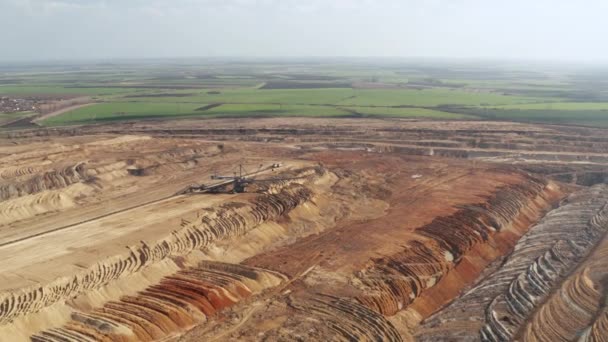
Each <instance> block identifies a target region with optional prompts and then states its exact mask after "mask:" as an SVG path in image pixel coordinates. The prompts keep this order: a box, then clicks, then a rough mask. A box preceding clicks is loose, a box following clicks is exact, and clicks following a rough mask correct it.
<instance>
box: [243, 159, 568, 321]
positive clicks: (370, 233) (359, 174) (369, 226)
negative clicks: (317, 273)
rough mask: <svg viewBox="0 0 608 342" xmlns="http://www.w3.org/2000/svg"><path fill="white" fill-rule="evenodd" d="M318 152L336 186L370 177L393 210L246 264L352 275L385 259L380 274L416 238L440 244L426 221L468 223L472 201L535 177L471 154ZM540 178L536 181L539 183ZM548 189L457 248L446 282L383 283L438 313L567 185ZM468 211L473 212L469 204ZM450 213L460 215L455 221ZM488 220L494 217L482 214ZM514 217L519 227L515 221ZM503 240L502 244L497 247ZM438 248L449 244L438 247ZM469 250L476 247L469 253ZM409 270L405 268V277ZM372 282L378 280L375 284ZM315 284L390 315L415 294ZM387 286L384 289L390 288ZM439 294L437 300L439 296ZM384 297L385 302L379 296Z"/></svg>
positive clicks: (373, 192)
mask: <svg viewBox="0 0 608 342" xmlns="http://www.w3.org/2000/svg"><path fill="white" fill-rule="evenodd" d="M310 157H311V158H314V159H315V160H320V161H322V162H323V163H324V164H325V165H326V166H327V167H328V168H329V169H330V170H333V171H335V172H336V173H338V174H339V176H340V177H341V180H340V182H339V183H338V184H337V185H336V186H334V190H335V192H336V193H339V192H340V189H339V188H340V185H341V183H342V182H348V183H349V186H350V187H352V186H353V184H352V183H354V184H356V183H357V179H365V182H361V184H365V185H362V187H361V188H360V189H359V190H360V191H361V195H362V196H368V197H369V196H372V197H375V198H378V199H381V200H384V201H386V202H388V204H389V208H388V209H387V211H386V213H385V215H384V216H381V217H379V218H375V219H371V220H365V221H347V222H340V223H339V224H338V225H337V226H336V228H334V229H330V230H327V231H325V232H323V233H321V234H318V235H313V236H309V237H307V238H304V239H301V240H298V241H296V242H295V243H294V244H292V245H289V246H286V247H283V248H280V249H277V250H273V251H271V252H268V253H265V254H260V255H257V256H255V257H252V258H250V259H249V260H247V261H245V264H247V265H250V266H256V267H262V268H267V269H271V270H275V271H279V272H281V273H283V274H286V275H287V276H289V277H294V276H296V275H298V274H301V273H302V272H304V271H305V270H307V269H309V268H310V267H312V266H316V269H317V270H321V272H323V273H325V274H333V276H331V277H332V278H334V277H336V276H337V277H338V278H343V279H351V278H352V277H353V276H355V275H357V273H358V272H361V271H365V270H370V272H373V269H374V267H376V266H378V265H380V266H378V267H384V268H383V269H381V271H380V272H379V274H387V273H389V272H390V271H391V267H393V270H394V267H396V266H390V265H392V264H397V265H399V264H402V263H405V264H408V263H411V262H412V260H415V258H416V257H417V256H416V255H413V254H412V253H414V252H412V250H413V249H412V246H414V247H415V246H416V242H415V241H423V243H422V244H420V245H421V246H422V248H423V249H424V248H427V247H424V246H425V245H426V246H430V247H428V248H431V249H433V248H434V246H437V245H436V244H437V241H438V240H434V239H433V237H432V236H431V235H428V234H431V233H426V232H424V233H421V232H422V231H424V230H425V229H427V230H429V231H431V230H432V229H437V225H438V224H439V223H437V221H434V220H436V219H437V218H445V217H448V219H447V220H448V221H446V222H448V223H449V222H453V223H454V226H455V227H457V229H460V227H459V226H457V224H458V223H459V221H458V215H460V212H462V211H463V208H467V206H470V205H483V206H486V204H485V203H486V202H488V201H490V200H492V198H493V196H503V195H502V193H501V189H511V188H515V189H519V187H521V188H525V187H526V186H527V182H530V180H529V179H528V176H527V175H525V174H523V173H520V172H516V171H513V170H512V169H509V168H496V167H489V166H487V165H481V164H480V165H475V164H473V163H471V162H461V161H456V160H450V161H449V164H448V163H447V162H446V160H445V159H443V160H442V159H435V158H428V157H426V158H424V157H423V158H420V157H413V156H388V155H382V156H380V155H373V154H369V153H359V152H335V151H334V152H321V153H316V154H315V155H314V156H310ZM534 184H535V185H536V183H534ZM543 184H544V183H542V182H540V181H539V185H538V186H537V187H538V188H539V189H540V188H542V187H543V186H544V185H543ZM355 188H356V185H355ZM548 193H549V194H548V195H543V196H545V197H548V198H537V199H535V197H536V195H531V198H530V199H529V200H530V203H531V204H530V205H531V207H534V208H531V209H530V210H526V209H524V210H522V212H520V213H518V214H515V216H514V217H513V222H510V223H509V227H502V228H508V229H503V230H502V232H501V233H497V234H494V235H493V236H492V237H490V238H489V240H488V244H478V245H475V246H473V247H472V249H471V250H470V251H468V250H466V249H465V250H463V252H462V255H459V254H458V253H457V252H453V254H454V256H455V258H457V260H456V261H458V263H459V264H458V266H457V267H456V271H455V272H448V270H449V269H442V270H441V271H440V272H441V273H442V274H444V275H445V276H443V277H439V279H440V280H439V284H438V285H442V286H435V287H432V285H431V287H430V290H429V292H428V295H424V296H421V292H422V290H421V287H420V286H423V287H424V288H426V286H428V285H420V284H418V286H416V284H413V285H412V284H411V281H410V280H407V281H401V280H395V281H390V280H389V281H388V283H389V284H388V285H386V284H380V285H378V286H385V285H386V286H389V287H391V288H393V289H395V288H399V287H404V286H405V287H408V286H409V288H406V289H404V290H403V291H404V293H408V291H410V293H412V292H411V291H413V293H415V294H416V297H417V298H418V299H419V301H417V302H420V303H422V304H421V305H420V307H421V308H422V309H421V310H419V312H423V313H424V314H425V316H426V315H428V314H430V313H432V312H433V311H434V310H436V309H437V308H439V307H440V306H441V305H443V304H445V303H446V302H448V301H449V300H451V299H453V298H454V297H455V296H457V295H458V293H459V291H460V290H462V288H463V287H464V286H465V285H467V284H468V283H470V282H471V281H473V280H474V279H475V278H476V277H477V276H478V275H479V273H480V272H481V271H482V270H483V268H484V267H485V266H486V265H487V264H488V263H489V262H490V261H492V260H494V259H495V258H497V257H498V256H500V255H502V254H504V253H506V252H508V250H509V249H510V248H512V246H513V245H514V243H515V242H516V241H517V238H518V237H519V236H521V235H522V234H523V233H524V232H525V231H526V230H527V228H528V227H529V225H530V223H532V222H534V221H535V220H537V219H539V218H540V217H542V215H543V214H544V212H546V211H547V210H548V209H550V208H551V206H552V205H553V204H554V203H555V202H557V201H558V200H559V199H560V198H561V197H562V196H563V193H561V192H560V191H559V190H555V191H549V192H548ZM522 196H523V195H522ZM523 197H525V196H523ZM534 203H536V204H534ZM488 207H489V206H488ZM464 211H465V212H466V209H465V210H464ZM471 212H472V213H473V214H474V213H475V212H474V211H470V212H469V214H470V213H471ZM450 219H451V220H453V221H449V220H450ZM480 220H481V221H483V220H491V219H490V218H484V217H482V218H481V219H480ZM464 221H469V218H468V217H466V220H464ZM464 221H463V222H464ZM470 221H475V220H470ZM495 225H496V224H495ZM511 225H512V226H515V228H510V226H511ZM466 228H467V227H463V228H462V230H463V236H465V235H466V234H468V235H466V238H467V239H469V240H471V239H474V238H471V236H473V237H475V234H473V233H474V232H468V233H467V232H464V230H465V229H466ZM438 229H439V232H438V233H437V232H436V233H434V234H440V233H441V227H440V226H439V228H438ZM415 231H416V232H415ZM465 233H466V234H465ZM425 234H427V235H425ZM450 234H453V233H450ZM454 239H457V237H454ZM448 240H449V239H448ZM446 241H447V240H446ZM439 243H441V242H439ZM448 243H449V241H448ZM497 245H500V246H501V247H500V248H497V247H495V246H497ZM435 250H443V249H442V248H436V249H435ZM465 252H469V253H468V254H466V255H465V254H464V253H465ZM432 253H433V252H432V251H431V254H432ZM439 256H440V259H438V264H445V263H446V262H445V260H444V259H443V258H444V257H443V254H439ZM400 258H401V259H400ZM421 263H422V264H423V265H422V266H420V268H421V269H420V270H417V271H419V272H424V270H422V268H424V267H426V268H427V269H428V268H429V264H428V260H425V261H421ZM448 264H449V263H448ZM382 265H384V266H382ZM386 267H388V269H387V268H386ZM412 267H414V268H415V267H418V266H412ZM442 267H443V268H445V267H446V266H445V265H444V266H442ZM448 267H452V266H448ZM427 271H428V270H427ZM429 272H430V271H429ZM429 274H431V273H429ZM446 274H447V275H446ZM401 276H402V275H401V274H399V275H398V276H397V277H401ZM382 281H384V280H382ZM295 284H296V286H295V287H294V288H293V290H294V291H296V292H299V291H298V288H299V287H301V286H304V287H305V285H304V284H303V283H301V282H300V283H298V282H296V283H295ZM298 284H299V286H298ZM446 284H448V286H446ZM370 286H372V287H376V285H375V284H374V285H370ZM411 286H414V288H411ZM379 288H380V287H379ZM300 290H303V288H300ZM314 291H315V292H318V293H324V294H328V295H332V296H339V297H344V296H354V297H357V298H358V299H359V301H361V302H362V303H364V304H366V306H368V307H370V308H372V309H374V310H376V311H379V312H381V313H383V314H385V315H392V314H395V313H396V312H397V311H398V310H400V308H401V306H402V305H403V304H407V301H408V300H407V298H406V299H405V301H406V302H405V303H404V302H399V301H400V299H399V300H398V301H397V302H395V303H396V304H394V305H393V304H390V303H388V302H390V301H391V300H395V299H394V298H392V299H387V298H376V297H373V298H367V297H366V296H367V294H362V293H361V292H360V288H357V287H354V286H352V282H351V281H344V282H335V281H326V282H320V283H319V284H317V285H316V286H315V288H314ZM387 291H388V292H391V291H392V290H387ZM379 292H381V293H382V290H381V291H379ZM423 293H424V292H423ZM442 293H443V294H442ZM361 296H363V297H361ZM374 296H377V294H374ZM433 296H435V298H436V300H433ZM406 297H407V296H406ZM379 300H380V301H382V303H378V302H377V301H379ZM411 300H413V298H412V299H411ZM387 301H388V302H387Z"/></svg>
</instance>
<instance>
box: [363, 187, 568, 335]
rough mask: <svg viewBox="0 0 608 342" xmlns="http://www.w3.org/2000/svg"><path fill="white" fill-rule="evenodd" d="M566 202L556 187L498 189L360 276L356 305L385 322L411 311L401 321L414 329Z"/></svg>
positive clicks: (421, 230) (434, 225) (425, 230)
mask: <svg viewBox="0 0 608 342" xmlns="http://www.w3.org/2000/svg"><path fill="white" fill-rule="evenodd" d="M563 197H564V192H563V190H561V189H560V188H559V186H557V185H556V184H555V183H552V182H546V181H544V180H541V179H535V178H529V179H528V180H527V181H526V182H525V183H523V184H520V185H516V186H508V187H505V188H502V189H499V190H498V191H497V193H496V194H495V195H494V196H493V197H492V198H490V199H489V200H488V201H487V202H486V203H480V204H478V205H470V206H467V207H464V208H462V209H461V210H459V211H458V212H456V213H455V214H454V215H451V216H448V217H440V218H437V219H436V220H434V221H433V222H432V223H430V224H428V225H426V226H424V227H421V228H419V229H417V230H416V233H418V234H419V235H420V238H419V239H417V240H414V241H412V242H411V243H409V244H407V245H406V246H405V248H404V250H403V251H402V252H401V253H399V254H397V255H392V256H390V257H385V258H382V259H378V260H373V261H372V263H371V264H372V265H371V266H370V267H369V268H367V269H364V270H362V271H361V272H359V273H358V275H357V278H358V280H357V281H356V283H359V284H362V286H361V287H360V290H362V292H363V294H362V295H360V296H358V297H357V300H359V301H360V302H361V303H363V304H364V305H366V306H368V307H369V308H371V309H373V310H374V311H377V312H379V313H381V314H383V315H385V316H394V315H396V314H398V313H399V312H400V311H402V310H406V311H407V312H406V313H403V314H402V317H410V319H411V318H412V317H413V318H414V322H407V324H408V325H415V324H416V323H417V322H415V320H416V319H423V318H425V317H428V316H429V315H431V314H432V313H434V312H435V311H437V310H439V309H440V308H441V307H443V306H444V305H446V304H447V303H449V302H450V301H452V300H453V299H454V298H456V297H457V296H458V294H459V293H460V291H461V290H462V289H463V288H464V287H465V286H467V285H468V284H470V283H472V282H473V281H474V280H475V279H476V278H477V277H478V276H479V275H480V274H481V272H482V271H483V269H484V268H485V267H486V266H487V265H488V264H490V263H491V262H492V261H493V260H495V259H496V258H498V257H500V256H502V255H504V254H506V253H508V252H509V251H510V250H511V249H512V248H513V246H514V245H515V244H516V242H517V240H518V239H519V238H520V237H521V236H522V235H524V234H525V233H526V232H527V230H528V229H529V227H530V226H531V225H532V224H534V223H535V222H537V221H538V220H539V219H540V218H541V217H542V216H543V215H544V214H545V213H546V212H547V211H549V210H550V209H551V208H553V207H554V206H556V205H557V203H558V202H559V200H560V199H562V198H563ZM399 319H400V318H399V317H397V318H395V320H396V321H398V320H399Z"/></svg>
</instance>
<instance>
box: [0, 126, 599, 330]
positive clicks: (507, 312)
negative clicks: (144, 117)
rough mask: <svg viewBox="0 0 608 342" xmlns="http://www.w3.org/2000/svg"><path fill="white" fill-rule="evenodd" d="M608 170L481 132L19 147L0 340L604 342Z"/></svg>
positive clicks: (577, 138) (549, 148) (540, 132)
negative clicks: (217, 185) (242, 179)
mask: <svg viewBox="0 0 608 342" xmlns="http://www.w3.org/2000/svg"><path fill="white" fill-rule="evenodd" d="M606 151H608V135H606V132H605V131H603V130H599V129H585V128H570V127H562V126H541V125H526V124H517V123H499V122H484V121H442V122H439V121H417V120H398V119H394V120H389V119H387V120H372V119H304V118H275V119H263V118H262V119H257V120H248V119H238V120H236V119H235V120H230V119H215V120H187V121H186V120H181V121H175V122H169V121H165V122H134V123H123V124H113V125H98V126H88V127H70V128H53V129H46V128H36V129H30V130H20V131H9V132H4V133H2V136H1V137H0V257H1V258H2V260H3V263H1V264H0V340H2V341H4V340H6V341H21V340H24V341H26V340H30V339H31V340H34V341H96V340H99V341H102V340H103V341H152V340H164V341H168V340H175V341H177V340H181V341H200V340H210V341H224V340H271V341H275V340H278V341H283V340H284V341H292V340H387V341H400V340H429V341H430V340H496V341H498V340H508V339H512V338H519V339H525V340H541V341H554V340H560V339H566V340H569V339H572V338H573V336H578V337H580V336H584V337H585V338H586V339H587V340H592V341H595V340H598V341H599V340H602V338H603V337H605V336H608V332H607V331H605V329H606V327H607V326H608V325H607V324H606V323H605V322H606V320H605V317H607V316H606V314H605V312H606V307H605V303H604V302H605V297H606V286H605V273H606V272H605V271H606V270H605V267H604V266H605V263H602V262H600V261H601V260H603V259H602V258H603V254H602V253H604V252H605V251H604V250H605V248H604V245H605V231H606V229H607V228H608V220H607V219H606V217H607V216H606V208H607V207H608V192H607V190H606V185H605V181H606V176H605V175H606V173H605V172H606V171H605V170H606V167H607V166H608V152H606ZM275 164H281V166H280V167H275V166H272V167H271V165H275ZM239 165H242V167H243V169H244V171H241V170H239ZM256 170H262V171H260V172H259V173H258V174H256V176H255V179H256V180H257V181H253V180H251V181H250V182H249V183H248V184H247V186H246V191H245V192H244V193H232V192H225V193H219V194H212V193H209V192H204V191H199V190H201V189H205V186H208V185H210V184H213V183H214V182H222V181H225V180H222V179H221V177H219V179H218V177H214V179H212V177H211V176H212V175H215V176H217V175H219V176H224V177H226V176H231V175H234V173H235V172H236V173H237V174H240V173H244V174H248V173H254V172H255V171H256ZM228 183H230V181H228ZM234 188H236V185H235V186H234V187H230V186H228V187H226V188H225V189H226V190H227V191H230V190H231V189H234ZM189 189H197V191H190V190H189ZM573 227H574V228H575V229H571V228H573ZM573 302H575V303H576V306H577V309H576V310H578V311H577V312H580V315H579V316H580V317H577V320H576V321H572V320H571V319H569V318H568V317H570V316H569V314H568V312H569V310H570V309H568V306H567V305H566V304H564V303H573ZM568 305H570V304H568Z"/></svg>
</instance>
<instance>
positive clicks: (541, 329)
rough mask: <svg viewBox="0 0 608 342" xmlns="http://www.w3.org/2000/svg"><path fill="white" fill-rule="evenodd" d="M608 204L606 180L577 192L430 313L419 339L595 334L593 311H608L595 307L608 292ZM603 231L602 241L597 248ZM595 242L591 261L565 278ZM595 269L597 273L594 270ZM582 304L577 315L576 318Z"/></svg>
mask: <svg viewBox="0 0 608 342" xmlns="http://www.w3.org/2000/svg"><path fill="white" fill-rule="evenodd" d="M607 203H608V188H607V187H606V186H605V185H597V186H594V187H591V188H585V189H582V190H579V191H577V192H575V193H573V194H571V195H570V196H569V197H568V198H567V200H564V201H563V202H562V205H561V206H560V207H559V208H557V209H555V210H553V211H551V212H549V213H548V214H547V215H546V216H545V217H544V218H543V220H542V221H541V222H539V223H538V224H537V225H535V226H534V227H532V228H531V229H530V230H529V231H528V233H526V234H525V235H524V236H523V237H522V238H521V239H520V240H519V241H518V242H517V244H516V246H515V249H514V251H513V252H512V253H510V254H508V255H507V256H506V257H505V259H503V260H499V261H497V262H495V263H494V264H493V265H492V266H491V267H489V269H488V271H489V272H488V273H487V274H486V275H485V276H484V277H483V279H481V280H480V282H479V283H478V284H476V285H475V287H474V288H473V289H471V290H470V291H468V292H466V293H465V294H464V295H463V296H461V297H460V298H458V299H457V300H456V301H454V302H453V303H452V304H450V305H449V306H448V307H447V308H445V309H444V310H442V311H441V312H439V313H438V314H436V315H434V316H433V317H431V318H429V319H428V320H426V321H425V322H424V324H423V325H422V326H421V327H420V329H419V330H418V331H417V338H418V339H419V340H421V341H436V340H444V339H447V338H458V339H462V340H483V341H504V340H512V339H514V338H515V335H516V334H517V332H518V330H519V332H520V335H521V336H520V339H522V340H545V341H555V340H572V336H574V335H576V334H578V333H581V332H582V331H583V330H584V329H585V328H587V327H589V328H588V329H589V332H590V336H591V335H594V334H597V327H595V330H596V332H595V333H591V331H592V330H593V329H592V328H591V327H590V326H591V325H592V324H593V318H594V315H595V316H596V317H599V318H601V315H599V314H596V312H597V311H601V307H602V306H603V305H604V303H602V300H601V299H600V298H599V297H600V293H601V292H602V291H603V292H604V293H605V289H603V290H602V287H603V285H602V279H603V278H602V277H603V276H604V275H605V274H606V266H605V258H604V256H605V254H606V250H607V249H606V238H605V234H606V230H607V229H608V223H607V222H608V216H607V214H608V209H607ZM602 236H603V239H604V242H603V245H600V246H598V247H597V248H595V247H594V246H595V245H596V243H597V242H598V240H600V239H602ZM594 248H595V252H594V253H595V254H594V255H591V256H590V257H589V258H590V259H591V261H589V262H587V263H583V264H581V266H580V267H579V269H580V271H579V272H578V273H575V275H574V276H571V277H570V278H569V279H568V280H566V281H565V282H564V283H563V284H561V285H560V283H561V282H562V280H563V278H564V277H566V276H567V274H568V273H569V272H571V271H572V269H573V268H576V265H578V264H579V263H581V261H583V260H584V259H585V258H586V257H585V256H586V255H587V254H588V253H590V251H593V250H594ZM590 269H592V270H593V272H592V273H593V276H589V277H588V276H587V275H589V270H590ZM591 288H594V289H593V290H591ZM577 292H578V294H577ZM551 293H553V294H552V295H551ZM547 298H550V299H549V300H548V301H547V302H545V301H546V299H547ZM565 307H567V308H568V309H566V310H564V308H565ZM575 311H576V312H578V315H577V317H576V319H572V318H571V313H572V312H575ZM598 321H601V319H599V320H598ZM526 323H528V324H527V325H526ZM577 325H578V327H577ZM599 325H601V324H599ZM600 331H602V329H600ZM603 331H604V334H605V333H606V329H603Z"/></svg>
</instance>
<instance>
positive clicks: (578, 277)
mask: <svg viewBox="0 0 608 342" xmlns="http://www.w3.org/2000/svg"><path fill="white" fill-rule="evenodd" d="M607 206H608V205H607ZM607 206H605V207H604V209H603V210H602V211H600V213H598V214H597V215H596V216H595V217H594V219H592V222H591V225H592V226H594V227H595V228H596V229H598V230H600V231H605V230H606V229H608V208H607ZM606 258H608V240H607V239H606V238H604V240H603V241H602V242H601V243H600V244H599V245H598V247H597V248H596V249H594V251H593V252H592V254H591V255H589V257H588V258H587V259H586V260H585V261H584V262H583V263H582V264H581V266H580V267H579V269H578V270H577V271H576V272H574V273H573V274H572V275H570V276H569V277H568V278H567V279H566V280H565V281H564V282H563V283H561V284H560V285H559V287H558V288H557V289H556V290H555V291H554V292H552V293H551V295H550V296H549V299H548V300H547V301H546V302H544V303H543V304H542V305H540V307H538V308H537V309H536V311H535V313H534V315H533V316H532V317H531V318H530V319H529V320H528V321H527V322H528V324H527V325H526V326H524V328H523V329H521V330H520V335H521V336H520V338H519V339H521V340H524V341H563V340H568V341H573V340H576V339H577V338H578V339H579V340H580V341H601V340H606V339H607V337H606V336H608V329H607V328H608V327H607V326H606V325H605V316H606V304H608V303H607V302H606V294H607V293H608V291H607V290H608V289H607V288H606V286H607V285H608V263H606V260H607V259H606Z"/></svg>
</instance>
